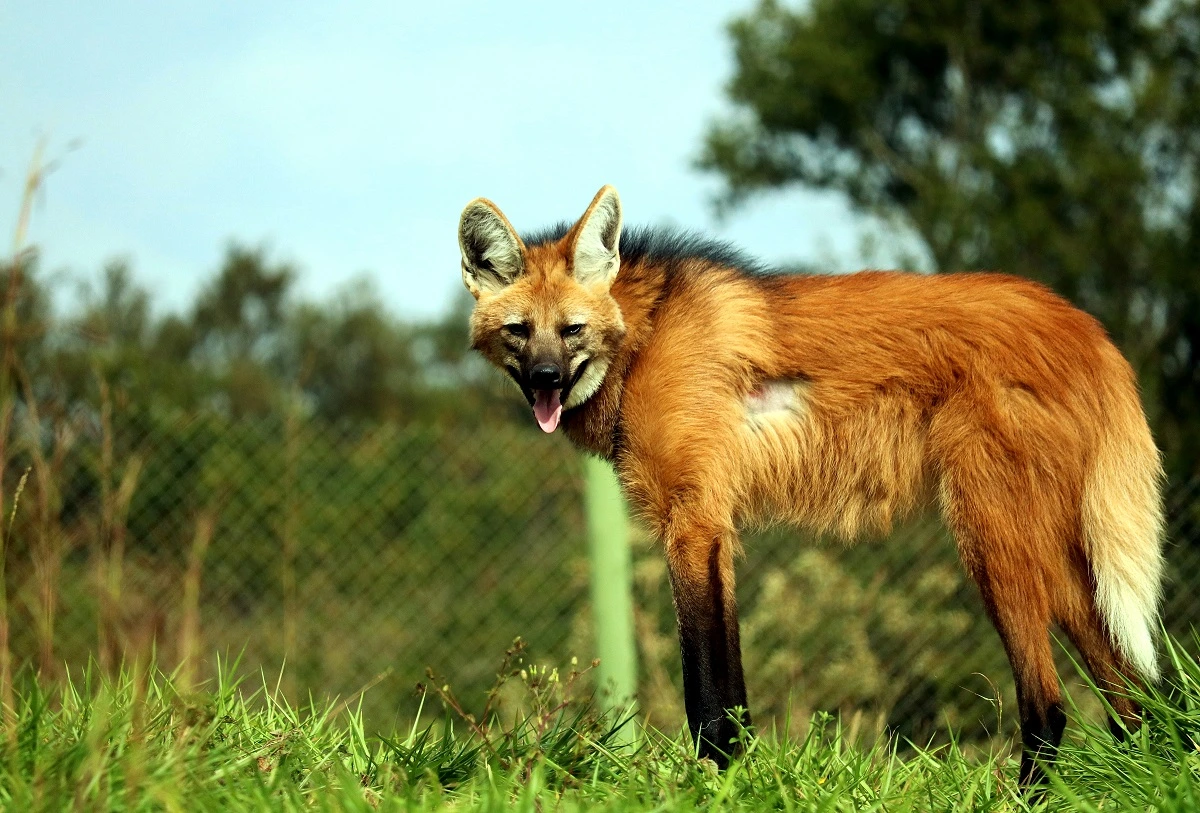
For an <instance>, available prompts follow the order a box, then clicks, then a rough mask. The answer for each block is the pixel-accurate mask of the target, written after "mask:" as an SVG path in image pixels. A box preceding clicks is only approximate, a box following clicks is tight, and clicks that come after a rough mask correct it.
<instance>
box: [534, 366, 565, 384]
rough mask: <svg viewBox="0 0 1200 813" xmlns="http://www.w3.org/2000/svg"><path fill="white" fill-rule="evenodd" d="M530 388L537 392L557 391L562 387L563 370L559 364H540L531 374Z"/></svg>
mask: <svg viewBox="0 0 1200 813" xmlns="http://www.w3.org/2000/svg"><path fill="white" fill-rule="evenodd" d="M529 386H531V387H533V388H534V389H535V390H556V389H558V388H559V387H561V386H562V370H560V369H558V365H557V364H539V365H538V366H536V367H534V368H533V370H532V371H531V372H530V373H529Z"/></svg>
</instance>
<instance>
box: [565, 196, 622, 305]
mask: <svg viewBox="0 0 1200 813" xmlns="http://www.w3.org/2000/svg"><path fill="white" fill-rule="evenodd" d="M576 229H577V231H576V234H575V244H574V245H573V246H572V247H571V256H572V264H573V267H574V270H575V279H576V280H577V281H578V282H579V283H580V284H581V285H604V286H605V287H608V286H609V285H612V281H613V280H614V279H615V278H616V276H617V271H619V270H620V269H621V254H620V244H621V198H620V197H619V196H618V195H617V190H616V189H613V188H612V187H611V186H606V187H604V188H603V189H601V190H600V191H599V192H597V193H596V197H594V198H592V205H591V206H589V207H588V209H587V211H586V212H584V213H583V217H582V218H580V219H579V225H578V226H577V227H576Z"/></svg>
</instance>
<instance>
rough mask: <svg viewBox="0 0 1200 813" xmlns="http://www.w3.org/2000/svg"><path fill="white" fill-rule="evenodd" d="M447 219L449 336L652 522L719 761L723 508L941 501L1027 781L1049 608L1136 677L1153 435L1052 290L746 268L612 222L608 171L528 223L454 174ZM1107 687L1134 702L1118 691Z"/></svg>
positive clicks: (1037, 740)
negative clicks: (451, 222)
mask: <svg viewBox="0 0 1200 813" xmlns="http://www.w3.org/2000/svg"><path fill="white" fill-rule="evenodd" d="M459 245H460V248H461V250H462V274H463V281H464V282H465V283H466V285H467V288H468V289H469V290H470V291H471V293H472V294H473V295H474V296H475V299H476V304H475V309H474V313H473V314H472V316H471V342H472V345H473V346H474V347H475V348H476V349H477V350H479V351H480V352H481V353H483V355H484V356H486V357H487V358H488V359H489V360H490V361H491V362H492V363H494V364H496V365H497V366H498V367H500V368H501V369H503V370H505V371H506V372H507V373H508V374H509V375H510V376H512V379H513V380H514V381H515V382H516V384H517V386H518V387H520V389H521V391H522V392H523V393H524V395H525V398H526V399H528V401H529V403H530V405H531V406H532V408H533V414H534V417H535V418H536V420H537V422H538V425H539V426H541V428H542V429H543V430H544V431H546V432H553V431H555V430H556V429H557V428H558V427H559V426H562V428H563V430H564V431H565V432H566V434H567V436H568V437H569V438H570V439H571V440H572V441H573V442H574V443H575V444H577V445H578V446H580V447H582V448H583V449H586V450H587V451H589V452H592V453H594V454H597V455H600V456H602V457H604V458H605V459H607V460H609V461H611V462H612V463H613V464H614V466H615V468H616V471H617V473H618V476H619V478H620V481H621V484H622V487H623V488H624V490H625V492H626V494H627V496H628V497H629V499H630V500H631V501H632V503H633V505H634V506H635V507H636V508H637V509H639V511H640V512H641V514H642V515H643V516H644V517H645V519H646V520H647V521H648V522H649V524H650V526H651V528H652V530H653V531H654V532H655V534H656V535H657V537H658V539H659V540H661V542H662V545H663V547H664V549H665V552H666V556H667V561H668V563H669V567H670V574H671V587H672V590H673V593H674V600H675V610H676V615H677V617H678V621H679V639H680V649H681V651H682V656H683V681H684V697H685V700H686V707H687V717H688V724H689V727H690V728H691V731H692V734H693V736H694V737H695V738H696V740H697V744H698V748H699V751H700V753H701V754H702V755H703V756H707V757H710V758H712V759H713V760H715V761H716V762H717V763H718V764H719V765H725V764H726V763H727V761H728V755H729V754H731V753H732V752H733V751H734V750H735V749H736V738H735V734H736V730H737V725H736V724H735V722H734V721H733V720H732V719H731V718H730V717H729V716H728V711H729V710H731V709H735V708H741V709H745V708H746V689H745V684H744V682H743V677H742V660H741V650H740V645H739V640H738V619H737V606H736V602H735V597H734V567H733V565H734V559H735V557H736V555H737V553H738V531H737V529H738V526H739V524H741V523H744V522H746V521H764V520H765V521H774V520H782V521H788V522H794V523H801V524H804V525H806V526H809V527H812V528H815V529H817V530H820V531H825V532H831V533H834V534H837V535H839V536H842V537H844V538H846V539H852V538H855V537H858V536H861V535H863V534H866V533H873V534H886V533H887V532H888V530H889V529H890V528H891V527H892V525H893V523H894V522H896V521H897V520H898V519H900V518H902V517H903V516H905V515H906V514H908V513H909V512H911V511H913V510H915V509H918V508H921V507H924V506H928V505H933V506H936V507H937V508H938V509H940V512H941V514H942V516H943V517H944V518H945V521H946V522H947V524H948V525H949V527H950V528H951V529H952V531H953V532H954V534H955V537H956V539H957V544H958V551H959V555H960V557H961V559H962V563H963V566H964V567H965V568H966V571H967V573H969V574H970V576H971V578H972V579H973V580H974V581H975V583H976V584H977V585H978V587H979V590H980V593H981V594H982V596H983V601H984V604H985V605H986V607H987V610H988V613H989V614H990V616H991V619H992V622H993V623H994V624H995V626H996V629H997V630H998V631H999V633H1000V637H1001V639H1002V640H1003V642H1004V647H1005V650H1006V651H1007V653H1008V657H1009V661H1010V662H1011V664H1012V669H1013V674H1014V676H1015V678H1016V684H1017V700H1018V708H1019V712H1020V718H1021V735H1022V741H1023V744H1024V751H1023V756H1022V760H1021V773H1020V777H1021V781H1022V782H1023V783H1029V782H1031V781H1035V780H1037V779H1038V778H1040V777H1041V776H1042V772H1041V767H1040V765H1039V762H1040V761H1042V760H1049V759H1052V758H1053V756H1054V752H1055V750H1056V748H1057V746H1058V743H1059V741H1060V740H1061V737H1062V731H1063V726H1064V724H1065V718H1064V715H1063V711H1062V705H1061V698H1060V692H1059V684H1058V678H1057V675H1056V672H1055V667H1054V659H1053V657H1052V650H1051V644H1050V633H1049V627H1050V624H1051V623H1057V624H1058V625H1059V626H1060V627H1061V628H1062V629H1063V630H1064V631H1065V632H1066V634H1067V636H1068V637H1069V638H1070V639H1071V640H1072V641H1073V642H1074V643H1075V645H1076V646H1077V647H1078V649H1079V651H1080V653H1082V655H1083V658H1084V660H1085V662H1086V664H1087V667H1088V669H1089V670H1090V671H1091V673H1092V675H1093V676H1094V677H1095V680H1096V682H1097V684H1098V685H1100V686H1102V687H1112V688H1118V687H1121V688H1123V687H1124V686H1125V684H1126V681H1146V680H1153V679H1154V678H1155V677H1156V675H1157V664H1156V656H1155V642H1154V630H1155V626H1156V623H1157V621H1156V617H1157V612H1158V603H1159V593H1160V581H1161V575H1162V554H1161V539H1162V535H1163V518H1162V511H1161V495H1160V481H1161V478H1162V470H1161V465H1160V460H1159V453H1158V450H1157V448H1156V447H1155V445H1154V441H1153V439H1152V438H1151V436H1150V430H1149V428H1148V427H1147V425H1146V419H1145V416H1144V414H1143V412H1142V407H1141V404H1140V401H1139V397H1138V390H1137V384H1136V382H1135V379H1134V375H1133V372H1132V370H1131V369H1130V367H1129V364H1128V363H1126V361H1125V359H1124V358H1123V357H1122V356H1121V353H1120V352H1119V351H1118V350H1117V349H1116V348H1115V347H1114V346H1113V344H1112V343H1111V342H1110V341H1109V339H1108V337H1107V336H1106V335H1105V332H1104V329H1103V328H1102V327H1101V326H1100V325H1099V324H1098V323H1097V322H1096V321H1095V320H1094V319H1092V318H1091V317H1090V316H1088V315H1087V314H1085V313H1083V312H1081V311H1079V310H1077V309H1076V308H1074V307H1072V306H1071V305H1070V304H1068V303H1067V302H1065V301H1064V300H1062V299H1060V298H1059V297H1058V296H1056V295H1055V294H1054V293H1052V292H1051V291H1049V290H1047V289H1046V288H1044V287H1042V286H1040V285H1037V284H1035V283H1033V282H1029V281H1026V280H1023V279H1018V278H1015V277H1009V276H1003V275H1000V274H982V273H975V274H937V275H932V276H923V275H918V274H911V273H890V272H876V271H872V272H862V273H858V274H850V275H845V276H802V275H783V274H778V273H769V272H766V271H764V270H763V269H761V268H759V267H758V266H757V265H755V264H754V263H752V262H749V261H747V260H746V259H745V258H743V257H742V256H741V255H740V254H738V253H737V252H736V251H734V250H732V249H731V248H729V247H728V246H727V245H725V244H722V243H716V242H711V241H707V240H705V239H703V238H699V237H696V236H692V235H685V234H680V233H677V232H671V231H655V230H638V229H635V230H631V231H630V232H629V233H628V234H625V235H624V236H622V232H621V204H620V200H619V198H618V197H617V192H616V190H615V189H613V188H612V187H604V188H603V189H601V190H600V192H599V193H598V194H597V195H596V197H595V199H594V200H593V201H592V203H591V205H590V206H589V207H588V208H587V211H586V212H584V214H583V217H582V218H580V219H579V221H578V222H577V223H575V224H574V225H569V226H568V225H567V224H563V225H560V226H558V227H555V228H551V229H548V230H546V231H543V232H540V233H538V234H536V235H530V236H526V237H525V238H524V239H522V238H521V237H520V236H518V234H517V233H516V231H514V230H513V228H512V225H511V224H510V223H509V222H508V220H507V218H505V216H504V215H503V214H501V212H500V210H499V209H498V208H497V207H496V206H495V205H494V204H492V203H491V202H490V201H487V200H484V199H482V198H481V199H478V200H474V201H472V202H471V203H469V204H468V205H467V207H466V209H465V210H464V211H463V213H462V220H461V222H460V226H459ZM1109 700H1110V702H1111V703H1112V706H1113V708H1114V710H1115V711H1116V712H1117V714H1118V715H1119V717H1120V718H1121V720H1122V721H1123V722H1124V723H1128V724H1130V725H1137V724H1138V720H1139V718H1140V713H1141V712H1140V709H1138V708H1137V707H1136V706H1135V705H1134V704H1133V703H1132V702H1131V701H1130V700H1129V699H1127V698H1126V697H1124V696H1123V695H1122V694H1121V693H1120V692H1119V691H1118V692H1114V693H1113V694H1111V696H1110V697H1109ZM745 722H746V723H747V724H748V722H749V719H748V717H746V718H745ZM1113 730H1114V732H1115V733H1117V734H1118V735H1120V733H1121V730H1122V729H1121V723H1120V722H1118V721H1115V720H1114V721H1113Z"/></svg>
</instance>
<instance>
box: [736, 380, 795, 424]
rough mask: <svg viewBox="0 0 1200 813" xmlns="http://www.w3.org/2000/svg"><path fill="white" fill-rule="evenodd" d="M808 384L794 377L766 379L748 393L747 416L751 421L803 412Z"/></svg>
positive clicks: (746, 399)
mask: <svg viewBox="0 0 1200 813" xmlns="http://www.w3.org/2000/svg"><path fill="white" fill-rule="evenodd" d="M806 390H807V385H806V384H805V383H804V382H803V381H797V380H794V379H780V380H775V381H764V382H762V383H761V384H759V385H758V386H757V387H755V388H754V389H753V390H751V391H750V392H748V393H747V394H746V398H745V406H746V416H747V417H748V418H749V419H750V420H751V422H754V421H757V420H763V419H769V418H772V417H787V416H788V415H795V414H799V413H802V412H803V410H804V407H805V394H806V392H805V391H806Z"/></svg>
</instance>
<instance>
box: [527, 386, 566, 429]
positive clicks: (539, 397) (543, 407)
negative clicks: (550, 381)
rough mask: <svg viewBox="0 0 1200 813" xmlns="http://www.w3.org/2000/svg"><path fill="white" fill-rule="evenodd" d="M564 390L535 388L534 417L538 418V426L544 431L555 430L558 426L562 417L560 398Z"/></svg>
mask: <svg viewBox="0 0 1200 813" xmlns="http://www.w3.org/2000/svg"><path fill="white" fill-rule="evenodd" d="M561 392H562V390H534V392H533V417H535V418H537V422H538V426H540V427H542V431H543V432H553V431H554V430H555V429H557V428H558V419H559V418H561V417H562V401H560V400H559V399H558V396H559V393H561Z"/></svg>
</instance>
